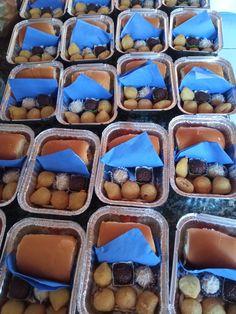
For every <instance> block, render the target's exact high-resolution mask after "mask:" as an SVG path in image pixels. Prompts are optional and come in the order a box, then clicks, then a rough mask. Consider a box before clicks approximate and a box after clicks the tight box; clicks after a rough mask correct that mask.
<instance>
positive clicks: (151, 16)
mask: <svg viewBox="0 0 236 314" xmlns="http://www.w3.org/2000/svg"><path fill="white" fill-rule="evenodd" d="M166 20H167V15H166V14H165V13H164V12H161V11H158V10H157V11H156V13H153V12H152V10H150V12H147V13H143V12H142V10H137V12H136V11H134V12H132V11H131V12H129V11H125V12H123V13H121V14H120V15H119V17H118V22H117V30H116V48H117V50H118V51H120V52H121V53H130V52H132V53H133V52H145V53H146V52H150V51H152V52H163V51H165V50H166V44H165V41H166V32H167V24H166ZM139 25H142V27H140V26H139Z"/></svg>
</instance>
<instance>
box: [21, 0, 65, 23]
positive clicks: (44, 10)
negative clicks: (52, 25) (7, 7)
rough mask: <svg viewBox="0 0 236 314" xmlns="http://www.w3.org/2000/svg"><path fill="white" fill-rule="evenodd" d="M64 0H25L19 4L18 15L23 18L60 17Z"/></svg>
mask: <svg viewBox="0 0 236 314" xmlns="http://www.w3.org/2000/svg"><path fill="white" fill-rule="evenodd" d="M65 2H66V1H65V0H54V1H52V2H47V1H44V0H27V1H25V2H24V3H22V5H21V9H20V15H21V16H22V17H24V18H29V19H39V18H53V17H54V18H60V17H62V15H63V14H64V9H65Z"/></svg>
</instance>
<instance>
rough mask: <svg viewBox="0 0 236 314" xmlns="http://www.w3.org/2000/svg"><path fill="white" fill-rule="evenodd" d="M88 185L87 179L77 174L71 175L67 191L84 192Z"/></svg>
mask: <svg viewBox="0 0 236 314" xmlns="http://www.w3.org/2000/svg"><path fill="white" fill-rule="evenodd" d="M88 183H89V178H87V177H84V176H81V175H77V174H72V175H71V176H70V181H69V189H70V190H71V191H77V192H79V191H81V190H86V189H87V188H88Z"/></svg>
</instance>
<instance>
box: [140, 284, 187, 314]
mask: <svg viewBox="0 0 236 314" xmlns="http://www.w3.org/2000/svg"><path fill="white" fill-rule="evenodd" d="M158 302H159V298H158V296H157V295H156V294H155V293H153V292H151V291H148V290H146V291H144V292H142V293H141V294H140V295H139V296H138V301H137V304H136V312H137V314H154V313H155V310H156V307H157V305H158ZM188 314H189V313H188Z"/></svg>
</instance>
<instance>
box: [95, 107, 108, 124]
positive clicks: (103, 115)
mask: <svg viewBox="0 0 236 314" xmlns="http://www.w3.org/2000/svg"><path fill="white" fill-rule="evenodd" d="M108 120H110V116H109V114H108V113H107V112H106V111H105V110H102V111H100V112H99V113H98V114H97V115H96V122H97V123H103V122H107V121H108Z"/></svg>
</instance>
